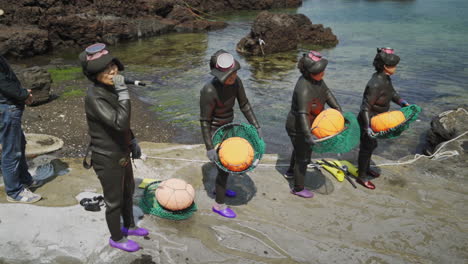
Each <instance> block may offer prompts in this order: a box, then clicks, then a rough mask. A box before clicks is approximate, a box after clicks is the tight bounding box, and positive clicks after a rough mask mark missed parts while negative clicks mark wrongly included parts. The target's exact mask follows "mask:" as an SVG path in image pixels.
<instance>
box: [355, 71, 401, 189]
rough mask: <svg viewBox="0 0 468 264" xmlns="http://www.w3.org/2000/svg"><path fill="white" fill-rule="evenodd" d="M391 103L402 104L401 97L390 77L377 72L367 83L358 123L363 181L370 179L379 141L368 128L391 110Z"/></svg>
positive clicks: (360, 166) (360, 172)
mask: <svg viewBox="0 0 468 264" xmlns="http://www.w3.org/2000/svg"><path fill="white" fill-rule="evenodd" d="M390 101H393V102H395V103H396V104H398V105H400V104H401V97H400V95H399V94H398V93H397V92H396V91H395V89H394V88H393V85H392V80H391V79H390V76H389V75H387V74H385V73H384V72H375V73H374V74H373V75H372V78H371V79H370V80H369V82H368V83H367V86H366V89H365V90H364V94H363V97H362V104H361V111H360V112H359V115H358V121H359V124H360V126H361V143H360V146H359V158H358V167H359V177H361V178H362V179H363V180H366V179H367V178H368V176H367V171H368V170H369V166H370V161H371V156H372V152H373V151H374V150H375V148H377V139H375V138H371V137H369V135H368V134H367V128H368V127H369V126H370V121H369V120H370V119H371V118H372V117H373V116H375V115H378V114H380V113H383V112H387V111H388V110H389V109H390Z"/></svg>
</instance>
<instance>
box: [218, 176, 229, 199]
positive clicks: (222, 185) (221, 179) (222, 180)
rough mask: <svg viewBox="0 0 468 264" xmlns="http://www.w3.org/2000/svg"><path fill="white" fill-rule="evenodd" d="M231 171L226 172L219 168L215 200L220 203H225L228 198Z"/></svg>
mask: <svg viewBox="0 0 468 264" xmlns="http://www.w3.org/2000/svg"><path fill="white" fill-rule="evenodd" d="M228 176H229V172H225V171H223V170H222V169H220V168H218V175H217V176H216V198H215V201H216V203H218V204H223V203H224V200H225V198H226V184H227V180H228Z"/></svg>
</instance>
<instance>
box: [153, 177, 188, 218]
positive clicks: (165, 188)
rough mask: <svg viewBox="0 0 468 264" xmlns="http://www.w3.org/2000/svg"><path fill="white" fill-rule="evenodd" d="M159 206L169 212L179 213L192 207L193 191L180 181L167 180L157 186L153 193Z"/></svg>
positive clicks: (184, 182)
mask: <svg viewBox="0 0 468 264" xmlns="http://www.w3.org/2000/svg"><path fill="white" fill-rule="evenodd" d="M155 196H156V199H157V200H158V202H159V204H160V205H161V206H162V207H164V208H166V209H169V210H171V211H180V210H184V209H186V208H188V207H189V206H190V205H192V203H193V200H194V199H195V190H194V189H193V187H192V185H190V184H188V183H187V182H186V181H184V180H182V179H175V178H173V179H168V180H165V181H163V182H162V183H161V184H159V186H158V188H157V189H156V193H155Z"/></svg>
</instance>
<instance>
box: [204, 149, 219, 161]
mask: <svg viewBox="0 0 468 264" xmlns="http://www.w3.org/2000/svg"><path fill="white" fill-rule="evenodd" d="M206 156H207V157H208V159H209V160H210V161H212V162H215V161H216V160H217V159H218V153H216V149H210V150H208V151H207V152H206Z"/></svg>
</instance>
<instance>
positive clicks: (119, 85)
mask: <svg viewBox="0 0 468 264" xmlns="http://www.w3.org/2000/svg"><path fill="white" fill-rule="evenodd" d="M112 81H113V82H114V87H115V92H116V93H117V95H118V96H119V101H122V100H128V99H130V95H129V93H128V88H127V85H125V79H124V77H123V76H122V75H119V74H117V75H114V77H112Z"/></svg>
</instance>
